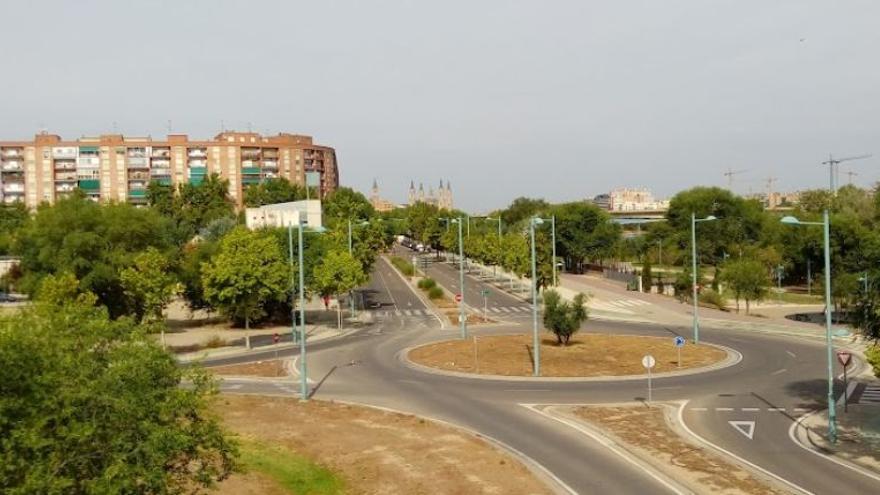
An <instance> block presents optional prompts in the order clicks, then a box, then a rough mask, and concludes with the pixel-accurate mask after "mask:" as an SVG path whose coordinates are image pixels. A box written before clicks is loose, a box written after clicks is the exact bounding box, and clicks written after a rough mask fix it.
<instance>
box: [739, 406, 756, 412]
mask: <svg viewBox="0 0 880 495" xmlns="http://www.w3.org/2000/svg"><path fill="white" fill-rule="evenodd" d="M760 410H761V408H760V407H742V408H740V411H743V412H755V411H760Z"/></svg>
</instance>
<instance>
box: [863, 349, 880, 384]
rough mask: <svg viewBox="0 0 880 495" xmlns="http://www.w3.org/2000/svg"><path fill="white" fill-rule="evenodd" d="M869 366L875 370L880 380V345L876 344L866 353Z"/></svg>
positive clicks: (875, 374)
mask: <svg viewBox="0 0 880 495" xmlns="http://www.w3.org/2000/svg"><path fill="white" fill-rule="evenodd" d="M865 357H866V358H867V359H868V364H870V365H871V367H873V368H874V376H876V377H878V378H880V344H874V345H872V346H871V347H868V349H867V350H866V351H865Z"/></svg>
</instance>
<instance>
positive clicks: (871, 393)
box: [859, 385, 880, 404]
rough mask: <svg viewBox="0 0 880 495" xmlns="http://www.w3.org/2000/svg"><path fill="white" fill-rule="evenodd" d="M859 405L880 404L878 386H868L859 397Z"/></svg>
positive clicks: (879, 387)
mask: <svg viewBox="0 0 880 495" xmlns="http://www.w3.org/2000/svg"><path fill="white" fill-rule="evenodd" d="M859 403H860V404H880V386H877V385H868V386H867V387H865V390H864V391H862V396H861V397H859Z"/></svg>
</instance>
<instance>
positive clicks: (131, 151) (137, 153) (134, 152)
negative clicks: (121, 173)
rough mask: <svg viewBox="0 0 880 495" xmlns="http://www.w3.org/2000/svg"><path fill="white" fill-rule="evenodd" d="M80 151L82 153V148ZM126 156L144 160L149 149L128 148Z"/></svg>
mask: <svg viewBox="0 0 880 495" xmlns="http://www.w3.org/2000/svg"><path fill="white" fill-rule="evenodd" d="M80 151H82V148H80ZM126 155H128V156H129V157H135V158H143V157H145V156H147V149H146V148H140V147H137V148H128V149H127V150H126Z"/></svg>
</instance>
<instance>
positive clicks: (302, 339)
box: [287, 213, 325, 400]
mask: <svg viewBox="0 0 880 495" xmlns="http://www.w3.org/2000/svg"><path fill="white" fill-rule="evenodd" d="M324 231H325V229H324V228H323V227H321V228H316V229H312V230H311V232H314V233H318V234H319V233H322V232H324ZM296 232H297V245H298V249H299V252H298V253H297V262H298V263H299V267H298V268H299V269H298V272H299V379H300V383H299V393H300V399H302V400H308V398H309V381H308V376H307V366H306V291H305V265H304V264H303V219H302V213H300V215H299V219H298V220H297V224H296ZM287 239H288V242H289V243H290V246H289V248H290V251H291V254H292V252H293V242H292V241H293V225H290V224H288V227H287ZM292 259H293V256H291V260H292ZM295 321H296V320H294V323H295ZM294 336H295V335H294Z"/></svg>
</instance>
